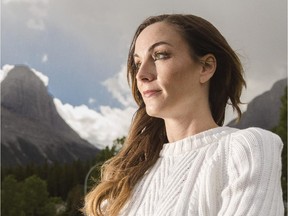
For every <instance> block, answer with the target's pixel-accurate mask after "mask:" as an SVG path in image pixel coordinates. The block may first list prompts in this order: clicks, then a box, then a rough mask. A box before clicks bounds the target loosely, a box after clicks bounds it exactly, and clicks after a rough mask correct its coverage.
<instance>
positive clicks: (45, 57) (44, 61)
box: [41, 54, 48, 63]
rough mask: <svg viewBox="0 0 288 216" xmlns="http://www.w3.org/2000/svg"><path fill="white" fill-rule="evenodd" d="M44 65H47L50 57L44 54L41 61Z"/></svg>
mask: <svg viewBox="0 0 288 216" xmlns="http://www.w3.org/2000/svg"><path fill="white" fill-rule="evenodd" d="M41 61H42V63H46V62H47V61H48V55H47V54H44V55H43V56H42V59H41Z"/></svg>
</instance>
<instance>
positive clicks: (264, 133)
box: [225, 127, 283, 171]
mask: <svg viewBox="0 0 288 216" xmlns="http://www.w3.org/2000/svg"><path fill="white" fill-rule="evenodd" d="M225 146H226V153H227V155H228V161H229V162H228V163H230V166H233V167H234V168H235V167H238V168H240V167H241V169H242V168H245V169H248V170H250V171H257V170H258V171H259V170H263V169H266V168H268V167H270V168H272V167H273V169H275V168H276V169H280V167H281V152H282V148H283V143H282V141H281V139H280V137H279V136H278V135H276V134H274V133H272V132H270V131H268V130H264V129H261V128H256V127H251V128H247V129H243V130H236V131H234V132H233V133H231V136H230V139H229V142H226V145H225ZM268 164H269V165H268Z"/></svg>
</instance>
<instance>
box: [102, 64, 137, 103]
mask: <svg viewBox="0 0 288 216" xmlns="http://www.w3.org/2000/svg"><path fill="white" fill-rule="evenodd" d="M126 71H127V69H126V66H122V68H121V71H120V72H119V73H117V74H115V75H114V76H113V77H111V78H109V79H107V80H105V81H104V82H103V83H102V84H103V85H104V86H105V87H106V88H107V90H108V91H109V92H110V93H111V94H112V96H113V97H114V98H115V99H117V100H118V101H119V102H120V103H121V104H122V105H123V106H125V107H126V106H135V105H136V104H135V102H134V99H133V97H132V94H131V90H130V88H129V86H128V83H127V78H126Z"/></svg>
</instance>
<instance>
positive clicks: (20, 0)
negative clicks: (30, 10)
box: [2, 0, 49, 4]
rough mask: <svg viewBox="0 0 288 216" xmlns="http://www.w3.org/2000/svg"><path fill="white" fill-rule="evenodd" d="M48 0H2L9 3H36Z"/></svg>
mask: <svg viewBox="0 0 288 216" xmlns="http://www.w3.org/2000/svg"><path fill="white" fill-rule="evenodd" d="M48 2H49V0H3V1H2V3H3V4H10V3H28V4H36V3H44V4H47V3H48Z"/></svg>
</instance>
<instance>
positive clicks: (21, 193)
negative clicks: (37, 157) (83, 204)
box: [1, 175, 61, 216]
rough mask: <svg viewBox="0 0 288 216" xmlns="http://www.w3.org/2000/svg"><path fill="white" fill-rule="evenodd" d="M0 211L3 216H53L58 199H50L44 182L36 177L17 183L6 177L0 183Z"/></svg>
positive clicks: (11, 177) (59, 201)
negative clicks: (0, 183)
mask: <svg viewBox="0 0 288 216" xmlns="http://www.w3.org/2000/svg"><path fill="white" fill-rule="evenodd" d="M1 193H2V194H1V195H2V197H1V208H2V209H1V210H2V214H3V215H5V216H14V215H15V216H16V215H18V216H21V215H23V216H55V215H57V211H56V210H57V209H56V205H57V204H59V203H61V200H60V199H58V198H50V197H49V194H48V192H47V186H46V182H45V181H44V180H42V179H40V178H39V177H37V176H35V175H34V176H31V177H29V178H26V179H25V180H24V181H22V182H17V180H16V179H15V178H14V177H13V176H7V177H6V178H5V179H4V181H3V182H2V188H1Z"/></svg>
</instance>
